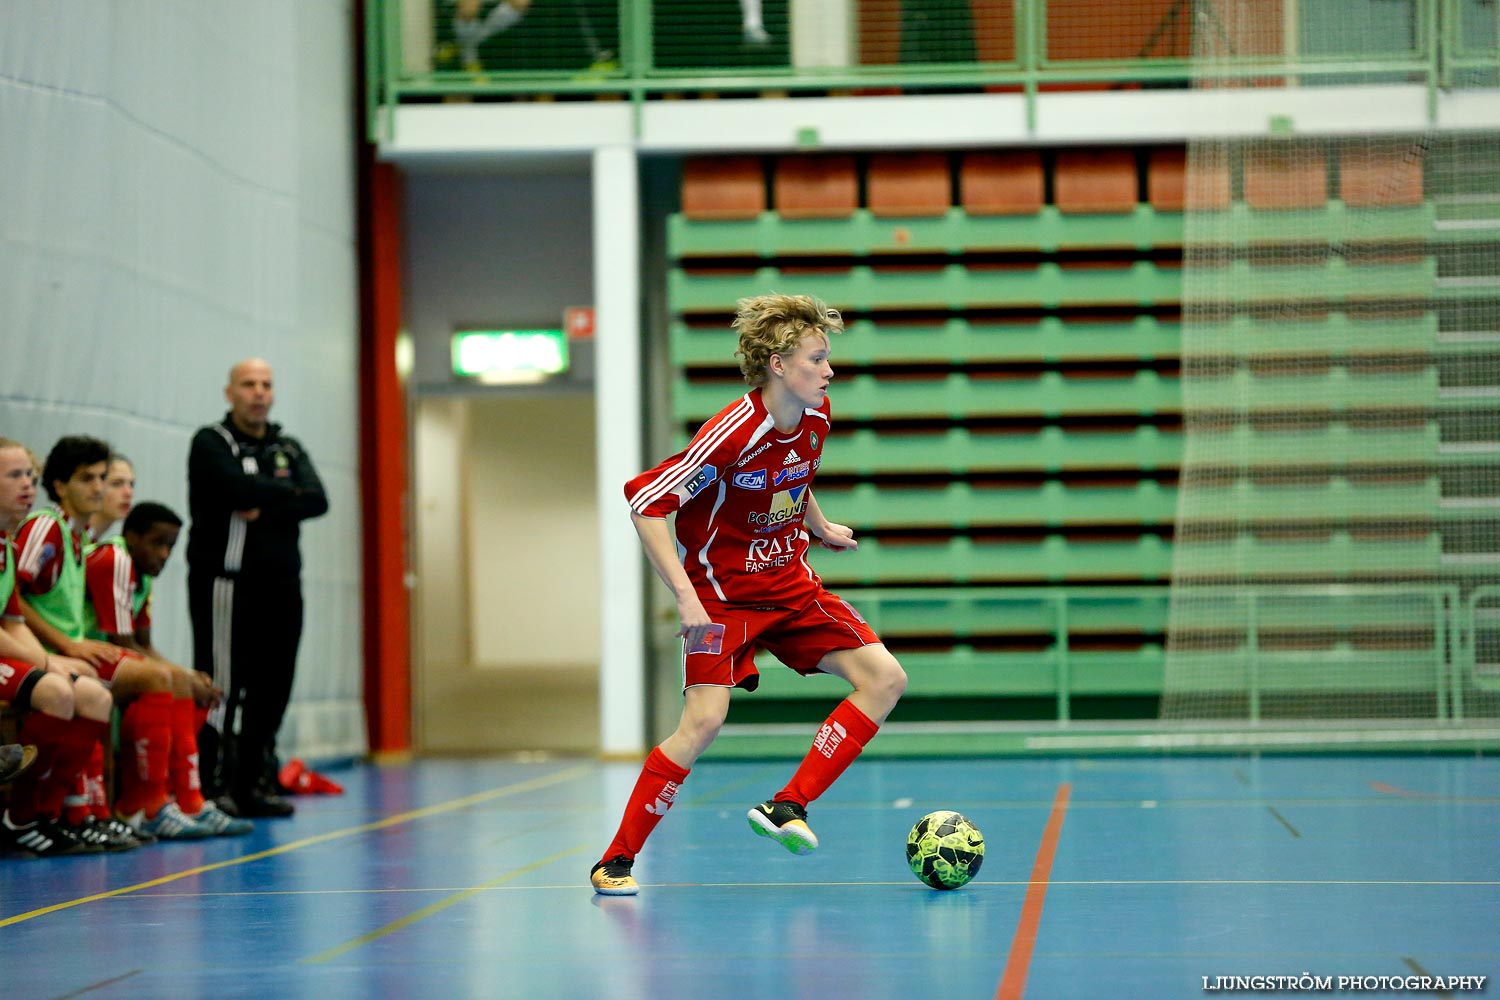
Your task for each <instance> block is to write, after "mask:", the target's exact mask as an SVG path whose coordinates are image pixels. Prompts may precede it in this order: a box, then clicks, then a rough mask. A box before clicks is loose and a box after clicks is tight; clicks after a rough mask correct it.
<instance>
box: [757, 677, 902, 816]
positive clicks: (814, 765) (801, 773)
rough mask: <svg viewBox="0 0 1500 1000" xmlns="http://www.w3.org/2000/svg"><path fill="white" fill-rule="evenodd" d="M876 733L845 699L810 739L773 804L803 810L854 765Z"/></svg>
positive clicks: (873, 727)
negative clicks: (788, 805) (781, 803)
mask: <svg viewBox="0 0 1500 1000" xmlns="http://www.w3.org/2000/svg"><path fill="white" fill-rule="evenodd" d="M879 731H880V727H879V726H877V725H876V724H875V723H873V722H871V721H870V717H869V716H868V715H866V714H865V713H863V712H861V711H860V710H859V709H857V708H855V707H854V706H853V705H852V704H850V702H849V699H847V698H845V699H844V700H843V701H841V702H839V703H838V707H836V708H835V709H834V710H833V713H832V714H831V715H829V716H828V719H827V721H825V722H824V723H823V727H822V728H821V729H819V730H818V735H817V736H815V737H813V744H812V749H811V750H809V751H807V756H806V757H804V758H802V763H801V764H799V765H798V766H797V773H796V774H794V775H792V780H791V781H788V782H787V784H786V787H785V788H783V789H782V790H781V791H779V792H777V793H776V796H775V800H776V801H777V802H795V803H797V804H798V805H799V806H806V805H807V804H808V803H809V802H811V801H812V800H813V799H815V798H817V797H818V796H819V795H822V794H823V793H824V792H826V791H828V786H829V785H832V784H833V783H834V782H835V781H837V780H838V778H839V775H841V774H843V773H844V769H845V768H846V767H848V766H849V765H850V764H852V763H854V758H856V757H858V756H859V752H860V751H861V750H863V749H864V748H865V744H866V743H868V742H870V741H871V740H873V739H874V738H875V734H876V733H877V732H879Z"/></svg>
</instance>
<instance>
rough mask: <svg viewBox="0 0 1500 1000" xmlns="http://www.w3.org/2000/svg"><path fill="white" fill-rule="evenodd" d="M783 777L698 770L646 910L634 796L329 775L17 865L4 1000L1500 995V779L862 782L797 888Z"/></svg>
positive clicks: (909, 769) (1428, 764) (378, 772)
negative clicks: (626, 849)
mask: <svg viewBox="0 0 1500 1000" xmlns="http://www.w3.org/2000/svg"><path fill="white" fill-rule="evenodd" d="M792 766H793V764H792V762H761V761H757V762H747V763H723V762H716V763H703V764H701V765H700V766H699V767H698V768H697V769H696V770H695V771H694V772H693V774H692V776H691V777H690V778H689V780H688V783H687V784H686V785H685V786H684V788H683V793H682V795H681V796H679V798H678V800H677V804H676V806H675V807H674V808H673V810H672V812H671V814H670V815H669V816H668V817H667V818H666V820H665V821H664V822H663V823H662V825H661V827H659V828H658V830H657V833H656V835H655V836H654V837H653V839H652V841H651V843H650V844H649V845H648V847H647V849H646V852H645V854H643V855H642V857H641V859H640V861H639V862H638V863H637V865H636V875H637V877H638V878H639V880H640V881H641V883H642V889H641V894H640V895H639V896H637V897H634V898H612V899H605V898H602V897H597V896H595V895H594V894H593V892H592V891H591V890H590V888H589V886H588V882H587V873H588V869H589V866H590V865H591V864H592V863H593V861H594V860H596V858H597V855H598V853H599V851H600V850H601V849H602V848H603V846H604V844H605V843H606V842H607V841H608V840H609V837H610V835H611V834H612V833H613V830H614V826H615V823H616V821H617V818H618V815H617V814H618V810H619V809H620V807H621V805H622V804H623V802H624V800H625V796H626V794H627V792H628V790H629V788H630V786H631V784H632V783H633V782H634V780H635V776H636V773H637V769H636V767H635V766H634V765H626V764H600V763H596V762H593V761H580V760H550V761H546V760H544V761H520V760H506V759H496V760H483V761H424V762H419V763H415V764H411V765H407V766H394V767H385V768H373V767H369V768H358V769H354V770H350V771H344V772H334V773H332V775H331V776H333V777H335V778H336V780H340V781H342V782H343V783H344V784H345V785H346V787H347V789H348V792H347V794H345V795H344V796H342V797H338V798H311V799H300V800H298V801H299V806H300V809H299V812H298V814H297V816H296V818H295V819H292V820H286V821H278V822H265V823H262V824H261V825H260V828H259V829H258V830H257V831H256V833H255V834H253V835H252V836H250V837H248V838H241V839H238V840H214V841H206V842H203V841H200V842H197V843H176V844H164V845H159V846H156V847H150V848H145V849H143V850H139V851H135V852H132V853H129V854H124V855H118V856H113V857H98V856H93V857H82V858H62V859H55V860H50V861H22V860H17V859H6V860H0V997H3V998H4V1000H62V998H73V997H87V998H90V1000H95V998H97V1000H104V998H112V997H131V998H150V1000H160V998H178V997H204V998H231V997H253V998H256V1000H295V998H309V1000H340V998H346V997H378V998H406V997H413V998H416V997H422V998H429V997H430V998H442V1000H449V998H470V997H518V998H552V997H557V998H579V1000H590V998H620V1000H627V998H628V1000H687V998H708V1000H713V998H720V997H723V998H735V1000H749V998H761V997H764V998H768V1000H771V998H774V1000H792V998H798V1000H801V998H807V1000H814V998H816V1000H831V998H857V1000H882V998H899V1000H927V998H936V1000H960V998H962V1000H988V998H992V997H993V998H1014V997H1020V996H1027V997H1033V998H1041V1000H1051V998H1065V997H1089V998H1095V997H1123V998H1173V997H1203V996H1205V995H1209V994H1210V993H1212V992H1215V991H1208V992H1205V990H1204V988H1203V978H1204V977H1208V979H1209V982H1210V983H1214V982H1216V981H1217V980H1216V977H1218V976H1256V975H1260V976H1269V975H1301V974H1302V973H1311V974H1312V975H1314V976H1329V977H1334V978H1335V979H1336V977H1338V976H1340V975H1345V976H1359V977H1365V976H1392V977H1411V976H1421V975H1429V976H1444V977H1447V976H1456V975H1469V976H1478V975H1484V976H1488V977H1490V979H1489V980H1487V989H1486V993H1488V994H1489V995H1496V994H1497V991H1500V984H1496V983H1495V981H1494V980H1495V978H1496V977H1497V976H1500V761H1496V760H1493V759H1487V758H1476V757H1441V756H1433V757H1402V756H1367V757H1305V758H1302V757H1260V758H1256V757H1211V758H1191V757H1183V758H1108V759H1077V760H920V761H879V760H863V761H860V762H858V763H856V764H855V766H854V767H853V768H852V769H851V770H850V771H849V772H848V773H847V774H846V775H845V776H844V778H843V780H842V781H841V782H840V783H839V784H837V785H836V786H835V787H834V788H833V789H832V790H831V791H830V792H829V794H828V795H827V796H825V797H824V798H823V799H822V800H820V801H818V802H816V803H814V805H813V808H812V809H811V810H810V813H809V818H810V820H811V823H812V826H813V828H814V829H815V830H816V831H817V833H818V835H819V837H820V838H821V839H822V848H821V849H820V850H819V851H817V853H815V854H813V855H811V856H808V857H805V858H797V857H793V856H792V855H790V854H787V853H785V852H784V851H783V850H782V849H781V848H780V847H779V846H778V845H776V844H774V843H773V842H771V841H769V840H765V839H761V838H758V837H755V836H753V835H752V834H751V832H750V830H749V828H748V826H747V824H746V822H745V818H744V813H745V810H746V809H747V808H749V807H750V805H752V804H754V803H755V802H757V801H759V800H761V799H763V798H765V797H766V796H767V795H769V794H770V793H771V792H773V791H775V790H776V789H777V788H779V787H780V786H781V784H782V781H783V779H784V778H785V777H786V775H787V774H788V773H790V769H791V768H792ZM938 808H954V809H958V810H960V811H962V812H964V813H966V814H968V815H969V816H970V818H972V819H973V820H974V821H975V822H976V823H977V824H978V825H979V826H980V827H981V829H982V830H983V831H984V834H985V837H986V841H987V855H986V860H985V864H984V868H983V870H982V871H981V873H980V875H979V877H978V879H976V880H975V881H974V882H973V883H971V884H970V885H969V886H968V887H967V888H964V889H961V890H959V891H956V892H944V893H939V892H934V891H932V890H930V889H927V888H926V887H924V886H923V885H921V884H920V883H918V882H917V881H916V880H915V879H914V878H913V877H912V876H911V875H910V874H909V873H908V872H907V870H906V866H905V861H904V857H903V848H904V844H905V837H906V831H907V829H908V828H909V827H910V826H911V824H912V823H913V822H914V821H915V820H916V819H917V818H918V817H919V816H921V815H922V814H923V813H925V812H928V811H930V810H933V809H938ZM1334 992H1337V991H1334ZM1360 992H1369V991H1360ZM1401 992H1402V993H1408V992H1410V991H1401ZM1391 995H1396V994H1394V993H1393V994H1391ZM1419 995H1428V996H1433V995H1436V996H1458V995H1462V991H1456V990H1444V991H1437V992H1433V991H1428V992H1427V993H1425V994H1419Z"/></svg>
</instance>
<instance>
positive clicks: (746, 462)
mask: <svg viewBox="0 0 1500 1000" xmlns="http://www.w3.org/2000/svg"><path fill="white" fill-rule="evenodd" d="M769 447H771V442H769V441H767V442H765V443H764V444H762V445H761V446H760V447H759V448H757V449H755V450H754V451H752V452H751V453H750V454H748V455H746V456H745V457H744V458H742V459H740V460H739V461H738V462H735V463H734V467H735V468H736V469H743V468H744V467H745V466H747V465H749V464H750V460H751V459H752V458H754V457H755V456H756V455H759V454H760V453H761V452H763V451H765V450H766V449H767V448H769Z"/></svg>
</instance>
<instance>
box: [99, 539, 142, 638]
mask: <svg viewBox="0 0 1500 1000" xmlns="http://www.w3.org/2000/svg"><path fill="white" fill-rule="evenodd" d="M110 549H111V551H110V558H111V559H112V560H113V561H114V571H115V579H114V598H115V621H114V625H115V628H114V631H115V632H116V633H117V634H119V635H130V634H132V633H134V632H135V613H134V609H133V608H132V607H131V603H132V602H131V597H132V596H133V594H132V592H131V586H130V556H129V555H127V554H125V553H122V552H121V551H120V550H119V549H116V548H114V546H110ZM105 631H106V632H108V631H110V630H109V629H105Z"/></svg>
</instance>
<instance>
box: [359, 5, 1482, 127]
mask: <svg viewBox="0 0 1500 1000" xmlns="http://www.w3.org/2000/svg"><path fill="white" fill-rule="evenodd" d="M364 2H365V19H366V30H365V46H366V73H367V76H366V90H367V102H368V111H369V113H370V122H371V124H372V134H377V135H378V134H379V133H378V131H377V130H375V129H374V125H375V124H376V123H377V122H378V120H379V115H378V112H379V110H380V109H381V108H384V107H389V106H392V105H396V104H400V103H403V102H409V101H431V100H435V99H441V98H444V97H453V96H460V95H461V96H467V97H469V98H471V99H473V98H478V99H483V98H493V99H500V98H507V97H510V98H514V97H521V96H527V95H533V96H534V95H551V96H556V97H564V98H569V97H573V98H576V97H588V96H594V97H609V98H614V99H628V100H631V101H636V102H640V101H646V100H652V99H660V98H668V97H672V96H680V95H682V94H683V93H687V92H715V93H726V94H733V93H743V92H767V91H770V92H787V93H789V92H794V91H795V92H824V93H843V92H849V91H855V92H858V91H870V90H874V91H882V92H888V91H891V90H898V91H908V92H909V91H919V92H941V91H945V90H949V91H951V90H971V89H976V88H978V89H999V90H1008V91H1013V92H1016V93H1019V94H1021V95H1023V96H1024V98H1025V100H1026V102H1027V109H1028V120H1034V110H1035V102H1036V100H1037V98H1038V95H1039V94H1040V93H1042V92H1043V91H1045V90H1047V89H1049V88H1053V87H1070V86H1072V87H1078V86H1095V87H1099V86H1105V87H1118V88H1125V87H1186V86H1190V85H1191V84H1192V82H1193V81H1194V79H1195V72H1201V71H1202V69H1203V64H1201V63H1195V61H1194V60H1193V59H1192V58H1190V57H1188V55H1187V54H1186V53H1185V52H1184V51H1182V50H1183V49H1185V47H1186V44H1185V42H1184V41H1183V39H1184V38H1185V30H1186V29H1185V26H1182V25H1178V26H1176V27H1174V28H1173V31H1174V39H1175V42H1174V43H1173V44H1171V45H1168V46H1166V48H1168V50H1169V51H1167V52H1166V53H1163V54H1152V53H1149V52H1145V51H1144V50H1145V49H1148V48H1158V47H1160V46H1158V45H1157V44H1156V40H1157V38H1158V36H1160V34H1161V30H1160V26H1158V28H1157V29H1156V30H1152V31H1149V32H1148V35H1147V43H1146V44H1145V45H1143V46H1142V49H1143V53H1142V54H1138V55H1137V56H1135V57H1132V58H1102V59H1101V58H1088V57H1079V56H1078V55H1077V54H1066V53H1064V52H1063V51H1062V47H1061V45H1060V43H1059V44H1054V43H1053V39H1052V38H1051V37H1049V27H1050V28H1053V29H1054V30H1055V29H1057V27H1058V26H1057V25H1056V24H1054V23H1053V21H1052V20H1051V19H1050V15H1051V14H1055V13H1057V8H1056V7H1055V8H1054V10H1053V11H1051V12H1049V9H1048V0H1010V3H1011V9H1010V10H1009V12H1008V15H1009V16H1008V22H1007V24H1006V26H1005V30H1006V32H1007V35H1008V37H1007V38H1006V39H1005V42H1007V43H1008V45H1005V44H1002V45H995V44H991V45H989V46H988V48H989V49H990V50H992V51H993V50H996V49H998V50H1000V51H1002V52H1003V51H1009V53H1010V58H1008V59H988V60H983V61H971V62H928V61H923V62H899V63H890V62H885V63H881V64H877V65H862V64H858V63H857V58H858V57H855V59H851V60H850V61H849V64H848V65H822V66H807V65H802V66H794V65H790V64H789V65H780V66H776V65H758V66H750V67H739V68H735V67H731V66H725V67H723V68H714V67H712V66H708V67H703V66H698V67H694V68H670V67H669V66H665V65H663V62H664V61H665V62H667V63H670V62H671V61H672V60H671V59H670V58H664V57H665V56H666V55H668V54H669V52H668V50H667V49H665V48H664V47H663V46H662V44H661V43H660V42H659V41H658V40H657V39H656V38H655V30H654V25H655V24H656V23H657V22H658V20H659V18H660V16H662V15H663V12H664V11H665V13H671V10H670V3H669V0H619V5H618V11H617V21H618V28H617V30H616V31H614V32H610V33H608V36H607V37H606V38H604V39H603V43H605V44H606V47H607V50H608V53H609V56H608V59H607V60H605V61H599V62H596V63H595V64H594V65H591V66H574V67H560V68H541V69H538V68H530V69H507V68H505V67H504V66H491V65H487V66H484V67H483V68H482V69H479V68H468V69H463V68H458V69H445V68H442V67H441V66H437V65H435V64H434V62H433V60H432V58H431V52H430V51H428V52H420V51H416V49H417V48H418V46H417V45H415V44H413V42H412V39H413V38H419V39H420V38H426V39H429V40H430V39H432V38H434V37H436V35H435V32H434V24H435V22H434V18H436V17H437V11H438V9H439V2H435V0H364ZM582 2H583V0H574V3H575V4H577V3H582ZM598 2H600V3H605V4H609V3H611V2H612V0H598ZM441 3H442V5H443V8H444V9H445V10H448V9H450V8H451V3H449V2H448V0H441ZM1398 6H1399V7H1400V8H1401V9H1400V10H1397V11H1396V12H1395V13H1394V14H1393V15H1392V16H1393V17H1394V18H1395V23H1396V24H1397V25H1398V26H1399V27H1400V28H1401V31H1402V32H1403V33H1405V34H1406V35H1407V38H1408V40H1407V41H1406V42H1405V43H1403V44H1399V45H1394V46H1392V45H1380V44H1379V43H1372V44H1377V45H1379V47H1380V51H1359V52H1346V53H1340V54H1327V53H1326V52H1322V51H1320V52H1318V53H1317V54H1307V53H1305V52H1303V51H1302V50H1303V49H1304V46H1302V45H1299V44H1297V43H1296V42H1295V41H1294V40H1288V41H1287V44H1285V45H1283V46H1282V48H1283V51H1282V52H1280V53H1273V54H1254V55H1251V54H1241V55H1235V54H1229V55H1215V56H1214V58H1213V67H1212V76H1213V77H1214V79H1215V80H1217V81H1238V82H1242V83H1243V84H1244V85H1247V86H1286V85H1289V84H1293V83H1295V84H1296V85H1303V86H1305V85H1308V84H1316V83H1318V82H1320V81H1321V82H1338V83H1344V84H1347V83H1358V82H1362V81H1368V82H1390V81H1391V80H1400V81H1403V82H1407V83H1413V84H1421V85H1423V86H1425V87H1426V88H1427V90H1428V94H1429V101H1428V104H1429V111H1430V112H1431V113H1433V114H1435V109H1436V98H1437V94H1438V92H1439V91H1440V90H1443V89H1447V88H1450V87H1455V86H1473V85H1476V84H1485V85H1493V84H1494V83H1496V81H1497V79H1500V51H1497V47H1496V44H1495V38H1496V34H1495V28H1494V25H1488V29H1487V30H1486V31H1484V32H1482V33H1481V32H1478V31H1476V30H1475V28H1474V22H1475V19H1476V17H1478V16H1480V14H1479V13H1478V12H1479V11H1480V9H1481V8H1484V9H1488V8H1487V7H1485V5H1484V3H1483V2H1482V0H1405V2H1404V3H1402V4H1400V5H1398ZM658 8H661V9H658ZM481 9H484V10H488V9H490V4H489V2H488V0H486V2H485V4H484V5H482V8H481ZM610 9H611V12H612V13H613V9H612V8H610ZM1099 9H1100V12H1101V13H1103V12H1106V11H1108V10H1109V5H1108V4H1107V3H1102V2H1101V4H1100V8H1099ZM1168 10H1169V13H1168V14H1167V15H1166V17H1167V18H1180V19H1191V18H1193V17H1195V16H1198V15H1199V14H1200V13H1208V14H1211V11H1212V5H1211V4H1202V6H1201V9H1200V2H1198V0H1182V2H1181V3H1178V4H1172V5H1170V7H1169V8H1168ZM1074 13H1077V12H1076V11H1075V12H1074ZM1491 17H1492V18H1493V15H1491ZM424 18H425V19H426V21H425V22H424V20H423V19H424ZM1163 23H1164V24H1165V19H1164V21H1163ZM1486 23H1488V22H1486ZM413 24H416V25H418V26H419V27H422V26H425V28H426V31H425V33H424V32H423V31H421V30H417V31H413V30H412V25H413ZM437 27H444V26H443V25H438V26H437ZM444 30H446V28H444ZM609 43H612V44H609ZM430 47H431V46H429V48H430ZM1344 47H1345V48H1348V47H1350V46H1347V45H1346V46H1344ZM1321 48H1323V49H1326V48H1327V46H1322V47H1321ZM1287 50H1295V51H1287ZM709 51H711V50H709Z"/></svg>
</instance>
